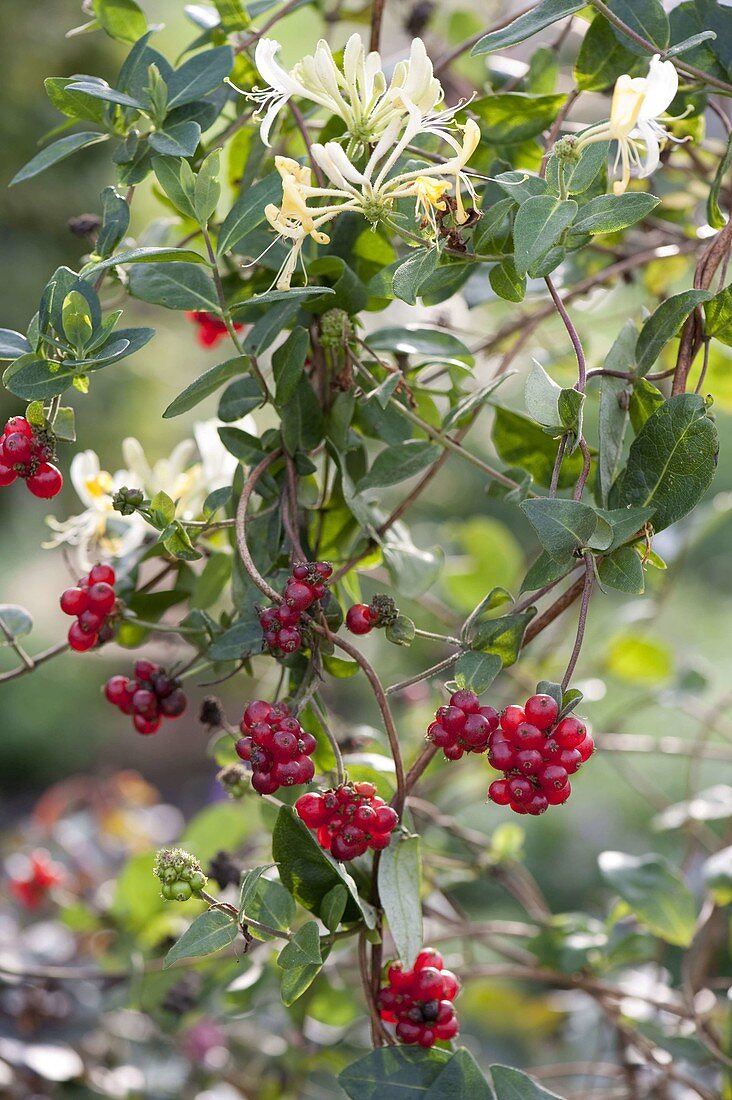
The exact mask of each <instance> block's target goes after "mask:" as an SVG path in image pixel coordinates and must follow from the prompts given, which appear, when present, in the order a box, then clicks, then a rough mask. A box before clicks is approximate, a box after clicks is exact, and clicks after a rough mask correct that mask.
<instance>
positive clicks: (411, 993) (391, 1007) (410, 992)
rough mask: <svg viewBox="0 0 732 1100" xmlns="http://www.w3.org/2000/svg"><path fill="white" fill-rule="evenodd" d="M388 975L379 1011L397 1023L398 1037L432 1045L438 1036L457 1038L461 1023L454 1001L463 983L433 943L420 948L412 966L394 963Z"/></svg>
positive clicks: (384, 1018) (423, 1044)
mask: <svg viewBox="0 0 732 1100" xmlns="http://www.w3.org/2000/svg"><path fill="white" fill-rule="evenodd" d="M386 979H387V984H386V985H385V986H384V987H383V988H382V989H381V990H379V996H378V1006H379V1014H380V1016H381V1019H382V1020H385V1021H386V1023H389V1024H396V1034H397V1038H398V1039H401V1041H402V1042H403V1043H417V1044H419V1046H421V1047H431V1046H434V1044H435V1043H436V1042H437V1040H438V1039H439V1040H443V1041H445V1040H449V1039H454V1038H455V1036H456V1035H457V1033H458V1031H459V1030H460V1025H459V1023H458V1019H457V1016H456V1015H455V1008H454V1006H453V1003H452V1002H453V1001H454V1000H455V997H456V996H457V995H458V993H459V991H460V983H459V982H458V980H457V978H456V977H455V975H454V974H453V972H452V971H451V970H446V969H445V964H444V962H443V961H442V956H441V955H440V954H439V952H437V951H435V950H433V948H431V947H428V948H425V950H423V951H420V953H419V954H418V955H417V958H416V959H415V960H414V966H413V967H412V969H411V970H405V969H404V968H403V966H402V964H401V963H399V962H396V963H392V964H391V966H390V967H389V969H388V970H387V973H386Z"/></svg>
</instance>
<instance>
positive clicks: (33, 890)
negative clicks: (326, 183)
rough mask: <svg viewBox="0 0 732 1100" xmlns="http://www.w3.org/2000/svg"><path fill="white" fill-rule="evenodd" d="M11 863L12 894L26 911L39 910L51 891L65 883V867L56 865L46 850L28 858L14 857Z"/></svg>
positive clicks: (39, 850) (38, 851) (35, 852)
mask: <svg viewBox="0 0 732 1100" xmlns="http://www.w3.org/2000/svg"><path fill="white" fill-rule="evenodd" d="M9 863H10V866H9V868H8V870H9V881H8V886H9V888H10V893H11V894H12V895H13V897H14V898H15V900H16V901H18V902H20V904H21V905H22V906H24V907H25V908H26V909H38V908H39V907H40V906H41V905H42V904H43V902H44V901H45V900H46V898H47V896H48V892H49V890H51V889H52V887H54V886H59V885H60V884H61V883H62V882H63V881H64V877H65V876H64V869H63V867H62V866H61V865H60V864H59V863H54V861H53V860H52V859H51V856H50V855H49V853H48V852H47V851H46V850H45V848H38V849H36V851H34V852H31V853H30V855H28V856H23V855H17V856H13V857H12V862H11V861H9Z"/></svg>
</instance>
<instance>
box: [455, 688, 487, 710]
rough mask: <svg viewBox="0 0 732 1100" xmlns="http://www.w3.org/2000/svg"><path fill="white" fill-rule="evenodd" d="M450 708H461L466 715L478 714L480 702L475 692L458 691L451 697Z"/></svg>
mask: <svg viewBox="0 0 732 1100" xmlns="http://www.w3.org/2000/svg"><path fill="white" fill-rule="evenodd" d="M450 706H451V707H459V708H460V710H463V711H465V713H466V714H477V713H478V711H479V710H480V700H479V699H478V696H477V695H476V694H475V692H473V691H456V692H454V693H453V695H451V696H450Z"/></svg>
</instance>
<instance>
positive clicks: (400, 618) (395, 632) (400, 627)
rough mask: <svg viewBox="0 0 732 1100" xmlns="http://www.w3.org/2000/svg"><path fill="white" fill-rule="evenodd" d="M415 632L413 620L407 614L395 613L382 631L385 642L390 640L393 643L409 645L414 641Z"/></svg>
mask: <svg viewBox="0 0 732 1100" xmlns="http://www.w3.org/2000/svg"><path fill="white" fill-rule="evenodd" d="M415 634H416V630H415V626H414V622H413V621H412V619H410V618H409V617H408V616H407V615H397V617H396V619H395V620H394V622H393V623H389V625H388V626H387V628H386V630H385V631H384V637H385V638H386V640H387V642H392V643H393V645H404V646H409V645H411V644H412V642H413V641H414V638H415Z"/></svg>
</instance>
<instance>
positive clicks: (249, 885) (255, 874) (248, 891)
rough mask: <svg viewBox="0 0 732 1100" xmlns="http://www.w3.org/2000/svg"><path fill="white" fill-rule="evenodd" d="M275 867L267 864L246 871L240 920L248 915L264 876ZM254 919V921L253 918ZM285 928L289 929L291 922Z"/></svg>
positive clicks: (240, 889)
mask: <svg viewBox="0 0 732 1100" xmlns="http://www.w3.org/2000/svg"><path fill="white" fill-rule="evenodd" d="M273 866H274V864H272V863H265V864H262V865H261V866H260V867H252V868H251V870H249V871H245V872H244V873H243V875H242V876H241V884H240V887H239V920H241V919H242V918H243V917H244V916H246V915H247V906H248V905H249V904H250V903H251V902H252V901H253V900H254V897H255V895H256V893H257V889H258V887H259V880H260V879H261V877H262V875H263V874H264V872H265V871H268V870H269V869H270V868H271V867H273ZM287 896H288V897H289V896H290V895H289V894H288V895H287ZM293 904H294V903H293ZM294 913H295V910H294V908H293V916H294ZM252 919H254V917H253V916H252ZM284 928H289V921H288V922H287V924H285V925H284Z"/></svg>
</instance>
